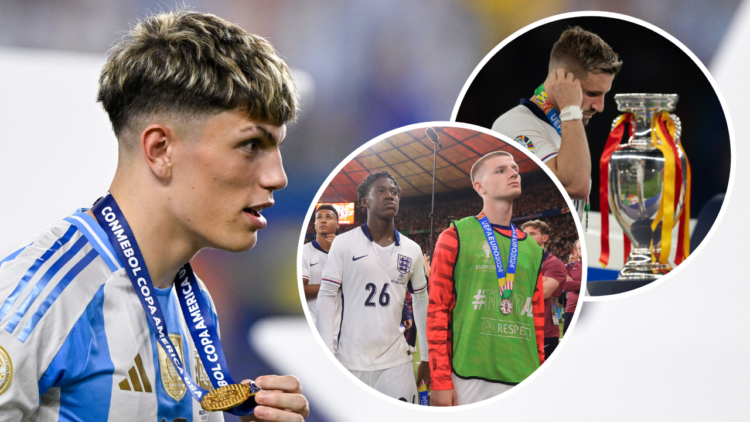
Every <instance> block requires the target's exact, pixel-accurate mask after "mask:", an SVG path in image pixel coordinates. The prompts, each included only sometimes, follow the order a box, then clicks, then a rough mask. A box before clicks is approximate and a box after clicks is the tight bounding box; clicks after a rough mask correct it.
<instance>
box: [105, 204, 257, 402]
mask: <svg viewBox="0 0 750 422" xmlns="http://www.w3.org/2000/svg"><path fill="white" fill-rule="evenodd" d="M92 212H93V213H94V216H95V217H96V220H97V221H98V222H99V225H100V226H101V227H102V229H104V231H105V232H106V233H107V236H108V237H109V240H110V242H111V243H112V246H113V247H114V249H115V252H116V253H117V257H118V258H119V259H120V263H121V264H122V266H123V268H125V270H126V271H127V273H128V278H130V282H131V283H133V288H134V289H135V292H136V294H137V295H138V299H139V300H140V301H141V305H142V306H143V310H144V311H145V312H146V317H147V319H148V322H149V325H150V326H151V329H152V331H153V332H154V335H155V336H156V340H157V342H158V343H159V345H160V346H161V347H162V348H163V349H164V352H166V354H167V356H169V360H170V362H172V364H173V365H174V367H175V368H176V369H177V372H178V373H179V375H180V378H182V382H184V383H185V386H187V390H188V391H189V392H190V394H191V395H192V396H193V397H194V398H195V400H197V401H198V402H199V403H200V401H201V399H202V398H203V397H204V396H205V395H206V394H207V393H208V391H207V390H205V389H203V388H202V387H201V386H200V385H198V384H196V383H195V382H194V381H193V379H192V378H191V377H190V374H189V373H188V371H187V370H186V369H185V366H184V365H183V364H182V360H181V358H180V356H179V355H178V354H177V353H176V350H177V349H176V348H175V347H174V345H173V344H172V341H171V340H170V338H169V332H168V331H167V326H166V320H165V319H164V313H163V312H162V310H161V305H160V304H159V301H158V300H157V299H156V298H155V297H154V284H153V282H152V281H151V276H150V275H149V273H148V269H147V268H146V263H145V261H144V260H143V255H141V250H140V248H139V247H138V244H137V242H136V239H135V236H134V235H133V232H132V230H131V229H130V225H129V224H128V222H127V220H126V219H125V216H124V215H123V214H122V211H121V210H120V207H119V206H118V205H117V202H116V201H115V199H114V198H113V197H112V195H111V194H109V193H108V194H107V195H106V196H104V197H103V198H102V199H100V200H99V201H98V202H97V203H96V204H94V206H93V208H92ZM174 284H175V290H176V291H177V297H178V299H179V302H180V308H181V309H182V315H183V316H184V318H185V322H186V323H187V324H188V328H189V330H190V336H191V337H192V339H193V343H194V344H195V347H196V349H197V350H198V355H199V356H200V360H201V362H204V365H203V366H204V368H205V369H206V373H208V377H209V378H210V379H211V384H212V385H213V386H214V388H219V387H221V386H225V385H231V384H235V382H234V381H233V380H232V377H231V376H230V375H229V370H228V367H227V363H226V359H225V357H224V349H223V348H222V347H221V340H220V339H219V335H218V332H217V330H216V326H215V325H214V322H213V318H212V317H211V314H210V312H209V306H208V303H206V299H205V297H204V296H203V294H202V293H201V291H200V288H199V286H198V281H197V280H196V278H195V274H193V269H192V268H191V266H190V263H189V262H188V263H186V264H185V265H183V266H182V268H180V271H179V272H178V273H177V276H176V277H175V280H174ZM205 363H208V365H206V364H205ZM250 388H251V391H252V392H256V391H260V389H259V388H258V387H256V386H255V384H254V383H252V382H251V384H250ZM255 406H256V403H255V398H254V397H251V398H250V399H248V400H247V401H245V402H244V403H243V404H241V405H240V406H237V407H235V408H233V409H230V410H227V412H229V413H232V414H235V415H238V416H242V415H249V414H252V413H253V410H254V408H255Z"/></svg>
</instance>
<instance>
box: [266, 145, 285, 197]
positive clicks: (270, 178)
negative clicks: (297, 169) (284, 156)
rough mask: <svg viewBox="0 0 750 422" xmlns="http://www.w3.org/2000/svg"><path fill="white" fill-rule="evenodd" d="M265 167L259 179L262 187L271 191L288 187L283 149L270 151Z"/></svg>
mask: <svg viewBox="0 0 750 422" xmlns="http://www.w3.org/2000/svg"><path fill="white" fill-rule="evenodd" d="M263 167H264V168H263V169H262V173H261V176H260V179H259V184H260V185H261V187H263V188H264V189H267V190H269V191H275V190H281V189H284V188H285V187H286V185H287V183H288V179H287V177H286V172H285V171H284V164H283V163H282V160H281V151H279V150H278V149H277V150H276V151H273V152H269V154H268V155H267V156H266V160H265V163H264V166H263Z"/></svg>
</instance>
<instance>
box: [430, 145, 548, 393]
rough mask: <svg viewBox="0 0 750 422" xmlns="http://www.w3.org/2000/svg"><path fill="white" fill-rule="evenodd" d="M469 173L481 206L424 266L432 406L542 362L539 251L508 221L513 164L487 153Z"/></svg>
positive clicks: (506, 382)
mask: <svg viewBox="0 0 750 422" xmlns="http://www.w3.org/2000/svg"><path fill="white" fill-rule="evenodd" d="M470 175H471V181H472V184H473V187H474V190H476V192H477V193H478V194H479V196H481V197H482V200H483V202H484V209H483V210H482V212H481V213H480V214H479V215H477V216H476V217H466V218H464V219H462V220H459V221H455V222H453V224H452V226H451V227H450V228H449V229H448V230H446V231H444V232H443V233H442V234H441V235H440V237H439V238H438V241H437V244H436V245H435V253H434V255H433V260H432V269H431V271H430V304H429V308H428V314H427V340H428V342H429V347H430V373H431V375H432V388H431V390H432V391H431V393H430V396H431V403H432V405H433V406H456V405H461V404H469V403H476V402H478V401H482V400H485V399H488V398H491V397H494V396H496V395H498V394H500V393H502V392H505V391H507V390H508V389H510V388H511V387H512V386H513V385H516V384H518V383H520V382H521V381H523V380H524V379H526V377H528V376H529V375H531V373H532V372H534V371H535V370H536V369H537V368H539V365H541V364H542V363H543V362H544V349H543V347H542V346H543V345H544V295H543V292H544V286H543V279H542V274H541V272H540V269H541V265H542V252H543V250H542V248H541V247H540V246H539V245H537V243H536V242H535V241H534V239H530V237H529V236H527V235H526V233H524V232H523V231H521V230H519V229H517V228H516V227H515V225H514V224H513V223H512V222H511V217H512V216H513V200H514V199H515V198H517V197H518V196H519V195H521V176H520V175H519V173H518V165H517V164H516V162H515V161H514V160H513V156H512V155H511V154H510V153H507V152H504V151H496V152H491V153H489V154H487V155H485V156H483V157H481V158H480V159H479V160H477V162H476V163H474V166H473V167H472V168H471V173H470Z"/></svg>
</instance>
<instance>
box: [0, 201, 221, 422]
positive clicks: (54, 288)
mask: <svg viewBox="0 0 750 422" xmlns="http://www.w3.org/2000/svg"><path fill="white" fill-rule="evenodd" d="M23 244H24V245H25V246H23V247H22V248H20V249H18V250H16V251H15V252H13V253H12V254H10V255H9V256H8V257H6V258H4V259H3V260H2V261H0V348H2V349H0V421H18V420H29V421H38V422H47V421H56V422H57V421H157V422H162V421H165V422H174V421H177V422H182V421H185V422H216V421H223V415H222V413H221V412H206V411H205V410H203V409H202V408H201V407H200V404H199V403H198V402H196V401H195V400H194V399H193V397H192V396H191V395H190V393H188V392H186V388H185V385H184V384H183V383H182V380H181V379H180V378H179V376H178V375H177V373H176V371H175V369H174V367H173V366H172V364H171V363H169V362H168V361H167V359H166V357H165V355H164V353H163V351H162V350H160V349H159V346H158V345H157V342H156V340H155V338H154V334H153V332H151V330H150V328H149V325H148V321H147V319H146V315H145V312H144V310H143V308H142V307H141V304H140V302H139V300H138V297H137V295H136V293H135V291H134V290H133V286H132V284H131V282H130V280H129V279H128V276H127V274H126V272H125V270H124V269H123V268H122V266H121V265H120V262H119V260H118V258H117V255H116V254H115V252H114V249H113V248H112V245H111V243H110V242H109V239H108V238H107V236H106V234H105V233H104V231H102V229H101V228H100V227H99V225H98V224H97V222H96V220H94V219H93V218H92V217H90V216H89V215H87V214H85V213H83V212H78V213H76V214H74V215H72V216H70V217H68V218H66V219H65V220H64V221H61V222H59V223H57V224H55V225H53V226H51V227H49V228H47V229H45V230H43V231H41V232H39V233H37V234H36V235H34V236H33V237H32V238H31V239H29V240H27V241H26V242H24V243H23ZM199 283H200V286H201V290H202V292H203V294H204V295H205V296H206V297H207V299H208V300H207V301H208V302H209V303H211V312H212V314H213V317H214V321H215V322H216V312H215V310H214V305H213V302H212V301H211V298H210V295H209V294H208V292H207V291H206V290H205V286H204V285H203V283H202V282H200V281H199ZM156 290H157V296H158V300H159V302H160V303H161V306H162V310H163V311H164V314H165V317H166V319H167V328H168V330H169V333H170V336H171V337H172V341H173V343H174V344H175V346H176V347H178V348H179V347H180V346H181V347H182V350H181V352H182V356H181V357H182V361H183V362H185V365H186V366H187V367H188V370H189V371H190V372H191V375H192V377H193V379H194V380H195V381H196V382H198V383H200V384H201V386H203V388H206V389H210V388H211V387H210V383H209V381H208V377H207V376H206V374H205V369H204V368H203V365H202V364H201V363H200V359H198V357H197V354H196V352H195V347H194V346H193V341H192V339H191V338H190V334H189V331H188V329H187V326H186V325H185V321H184V319H183V317H182V313H181V312H180V309H179V303H178V300H177V295H176V293H175V291H174V288H172V287H170V288H167V289H156ZM217 325H218V324H217ZM160 355H161V356H160Z"/></svg>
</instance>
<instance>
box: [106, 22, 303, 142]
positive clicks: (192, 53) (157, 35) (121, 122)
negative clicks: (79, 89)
mask: <svg viewBox="0 0 750 422" xmlns="http://www.w3.org/2000/svg"><path fill="white" fill-rule="evenodd" d="M97 101H99V102H101V103H102V105H103V106H104V109H105V110H106V111H107V114H109V119H110V121H111V122H112V128H113V129H114V131H115V135H117V137H118V139H119V138H120V134H121V133H122V132H123V130H124V129H127V128H128V126H129V125H130V124H131V123H132V122H133V120H134V119H136V118H138V117H141V116H147V115H153V114H158V113H168V114H170V115H176V116H184V117H190V116H207V115H211V114H214V113H218V112H222V111H225V110H233V109H238V108H239V109H241V110H243V111H246V112H247V113H248V115H249V117H250V118H253V119H257V120H260V121H264V122H269V123H271V124H274V125H277V126H280V125H282V124H284V123H286V122H288V121H293V120H294V119H295V117H296V112H297V108H298V98H297V89H296V88H295V86H294V83H293V81H292V77H291V74H290V72H289V68H288V67H287V65H286V63H285V62H284V61H283V60H282V59H281V58H280V57H279V56H278V55H277V54H276V51H275V50H274V48H273V46H272V45H271V44H270V43H269V42H268V41H266V40H265V39H263V38H261V37H259V36H257V35H253V34H250V33H248V32H247V31H245V30H244V29H242V28H240V27H239V26H237V25H234V24H232V23H229V22H227V21H225V20H223V19H221V18H218V17H216V16H214V15H210V14H205V13H197V12H193V11H189V10H178V11H173V12H167V13H162V14H158V15H153V16H149V17H147V18H145V19H143V20H141V21H140V22H138V23H137V24H136V25H135V26H134V27H133V28H132V29H131V30H130V31H129V32H128V33H127V34H126V35H125V36H124V37H123V38H122V40H121V41H120V42H119V43H118V44H117V45H116V46H115V47H113V48H112V50H111V51H110V53H109V59H108V60H107V63H106V64H105V65H104V68H103V69H102V73H101V76H100V78H99V94H98V97H97ZM121 141H122V140H121Z"/></svg>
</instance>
